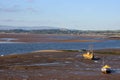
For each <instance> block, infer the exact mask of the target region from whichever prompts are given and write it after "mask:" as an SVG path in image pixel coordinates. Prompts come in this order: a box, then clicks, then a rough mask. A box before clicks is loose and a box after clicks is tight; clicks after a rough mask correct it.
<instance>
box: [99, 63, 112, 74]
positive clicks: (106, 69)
mask: <svg viewBox="0 0 120 80" xmlns="http://www.w3.org/2000/svg"><path fill="white" fill-rule="evenodd" d="M101 71H102V73H104V74H109V73H111V72H112V70H111V67H110V66H109V65H104V66H103V67H102V68H101Z"/></svg>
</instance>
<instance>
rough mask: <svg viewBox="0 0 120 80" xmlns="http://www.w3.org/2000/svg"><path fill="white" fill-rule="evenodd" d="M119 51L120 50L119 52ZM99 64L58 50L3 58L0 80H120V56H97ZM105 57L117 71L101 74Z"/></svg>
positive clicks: (0, 64) (0, 63)
mask: <svg viewBox="0 0 120 80" xmlns="http://www.w3.org/2000/svg"><path fill="white" fill-rule="evenodd" d="M119 51H120V50H119ZM95 57H97V58H100V59H98V60H86V59H84V58H83V57H82V53H81V52H67V51H57V50H46V51H45V50H44V51H36V52H33V53H28V54H19V55H8V56H1V57H0V79H1V80H119V78H120V76H119V75H120V56H119V55H114V54H112V55H111V54H98V53H96V54H95ZM103 57H104V58H105V63H107V64H109V65H111V67H112V69H113V70H114V72H113V73H111V74H103V73H101V71H100V68H101V67H102V61H103Z"/></svg>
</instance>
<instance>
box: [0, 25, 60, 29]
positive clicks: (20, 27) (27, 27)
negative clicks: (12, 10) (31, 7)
mask: <svg viewBox="0 0 120 80" xmlns="http://www.w3.org/2000/svg"><path fill="white" fill-rule="evenodd" d="M14 29H23V30H45V29H61V28H57V27H50V26H31V27H29V26H6V25H0V30H14Z"/></svg>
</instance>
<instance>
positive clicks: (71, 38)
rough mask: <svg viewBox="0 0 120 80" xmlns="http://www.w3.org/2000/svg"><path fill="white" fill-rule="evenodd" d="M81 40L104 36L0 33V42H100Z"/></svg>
mask: <svg viewBox="0 0 120 80" xmlns="http://www.w3.org/2000/svg"><path fill="white" fill-rule="evenodd" d="M81 37H82V38H96V37H97V38H105V36H92V35H91V36H88V35H70V34H30V33H0V38H2V39H0V42H1V41H8V40H5V38H7V39H9V38H10V39H11V40H9V42H98V41H100V40H93V39H92V40H91V39H89V40H88V39H81ZM3 38H4V39H3Z"/></svg>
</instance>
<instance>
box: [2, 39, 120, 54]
mask: <svg viewBox="0 0 120 80" xmlns="http://www.w3.org/2000/svg"><path fill="white" fill-rule="evenodd" d="M89 45H93V49H106V48H120V40H106V41H102V42H66V43H65V42H59V43H58V42H46V43H19V42H17V43H16V42H15V43H14V42H1V43H0V55H7V54H19V53H28V52H33V51H36V50H46V49H49V50H54V49H56V50H65V49H66V50H67V49H70V50H80V49H89V48H88V46H89Z"/></svg>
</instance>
